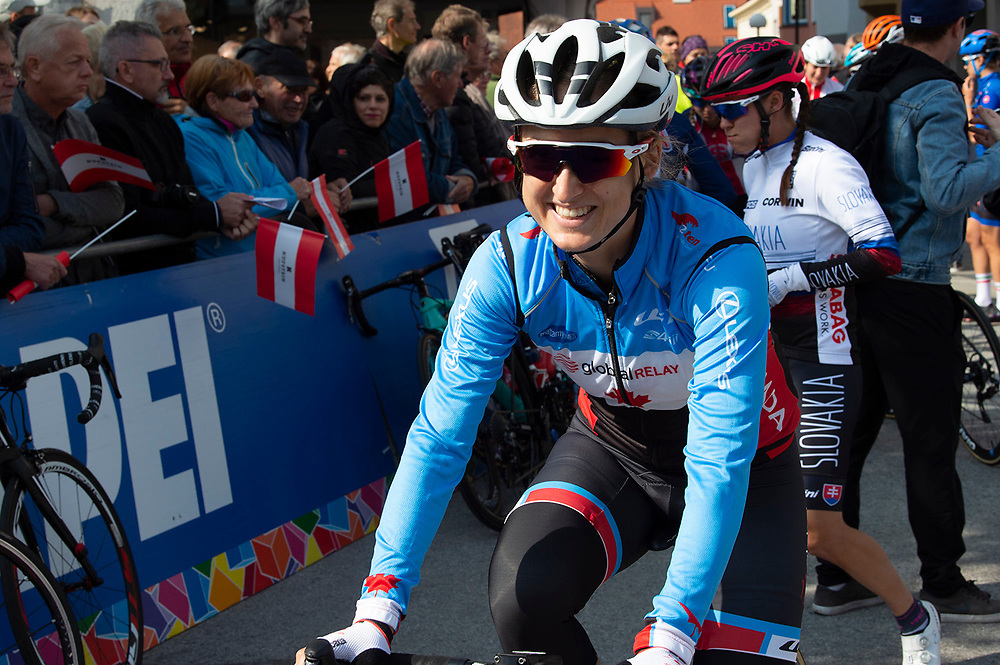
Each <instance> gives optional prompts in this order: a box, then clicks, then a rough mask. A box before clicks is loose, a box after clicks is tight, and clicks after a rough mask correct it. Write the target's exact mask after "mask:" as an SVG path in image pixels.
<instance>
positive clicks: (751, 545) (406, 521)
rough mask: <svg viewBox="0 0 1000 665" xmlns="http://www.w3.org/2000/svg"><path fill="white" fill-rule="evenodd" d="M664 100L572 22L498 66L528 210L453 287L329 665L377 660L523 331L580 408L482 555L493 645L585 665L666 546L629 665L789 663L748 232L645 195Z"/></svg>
mask: <svg viewBox="0 0 1000 665" xmlns="http://www.w3.org/2000/svg"><path fill="white" fill-rule="evenodd" d="M676 95H677V87H676V81H675V80H674V77H673V75H672V74H671V73H670V72H669V71H667V69H666V67H665V65H664V64H663V62H662V60H661V59H660V54H659V51H658V49H656V48H655V46H653V45H652V44H651V43H650V42H649V41H648V40H647V39H645V38H644V37H642V36H641V35H638V34H635V33H632V32H629V31H628V30H625V29H623V28H621V27H619V26H614V25H611V24H609V23H600V22H597V21H593V20H589V19H581V20H576V21H570V22H567V23H566V24H564V25H563V26H562V27H561V28H559V29H558V30H556V31H554V32H552V33H549V34H547V35H544V37H543V36H539V35H537V34H534V35H531V36H529V37H528V38H526V39H525V40H524V41H523V42H521V43H520V44H519V45H517V46H515V47H514V48H513V49H512V50H511V52H510V54H509V55H508V57H507V60H506V61H505V63H504V67H503V72H502V74H501V77H500V82H499V84H498V86H497V92H496V101H497V105H496V108H497V115H498V117H499V118H500V119H501V120H505V121H508V122H511V123H512V124H513V125H514V126H515V134H514V136H513V137H512V139H511V141H510V146H511V148H512V150H513V151H514V154H515V161H516V164H517V167H518V169H519V175H518V176H517V177H518V185H519V187H520V190H521V195H522V197H523V199H524V203H525V207H526V208H527V210H528V213H527V214H525V215H521V216H519V217H517V218H515V219H514V220H513V221H511V222H510V223H509V224H508V225H507V226H506V227H505V228H504V229H502V230H501V231H499V232H497V233H494V234H492V235H491V236H490V238H489V239H488V240H487V241H486V242H485V243H484V244H483V245H482V246H481V247H480V248H479V250H478V251H477V252H476V253H475V255H474V256H473V258H472V260H471V263H470V265H469V267H468V269H467V271H466V273H465V275H464V277H463V281H462V284H461V286H460V287H459V295H458V297H457V299H456V302H455V305H454V307H453V309H452V315H451V317H450V319H449V321H448V328H447V330H446V332H445V336H444V340H443V343H442V347H441V351H440V353H439V355H438V363H437V368H436V370H435V372H434V375H433V378H432V380H431V382H430V383H429V385H428V387H427V390H426V391H425V393H424V396H423V399H422V401H421V408H420V414H419V415H418V416H417V419H416V420H415V421H414V424H413V426H412V428H411V429H410V432H409V435H408V437H407V442H406V447H405V449H404V452H403V457H402V461H401V463H400V466H399V469H398V470H397V472H396V476H395V478H394V480H393V484H392V488H391V489H390V491H389V494H388V497H387V500H386V505H385V509H384V511H383V514H382V519H381V523H380V526H379V529H378V533H377V535H376V546H375V555H374V558H373V561H372V567H371V575H370V576H369V577H368V578H367V579H366V580H365V583H364V587H363V590H362V597H361V599H360V600H359V601H358V604H357V614H356V615H355V623H354V624H353V625H352V626H350V627H349V628H346V629H343V630H341V631H337V632H336V633H333V634H331V635H328V636H326V638H325V639H327V640H329V641H330V642H331V643H332V644H333V646H334V650H335V652H336V655H337V657H338V658H340V659H342V660H348V661H355V662H372V663H377V662H380V661H381V660H382V659H384V657H385V655H386V654H387V652H388V651H389V648H390V641H391V638H392V636H393V634H394V632H395V631H396V630H397V628H399V627H400V619H401V618H402V617H403V615H404V614H405V613H406V612H407V610H408V604H409V596H410V591H411V589H412V588H413V586H414V585H416V584H417V582H418V581H419V570H420V563H421V561H422V560H423V557H424V555H425V553H426V551H427V548H428V547H429V546H430V542H431V539H432V538H433V536H434V532H435V531H436V529H437V526H438V524H439V523H440V521H441V519H442V516H443V515H444V511H445V507H446V506H447V504H448V500H449V498H450V496H451V494H452V491H453V489H454V487H455V485H456V484H457V483H458V481H459V479H460V478H461V476H462V474H463V472H464V470H465V465H466V462H467V460H468V459H469V456H470V451H471V447H472V444H473V441H474V440H475V438H476V431H477V428H478V426H479V423H480V420H481V419H482V416H483V412H484V409H485V407H486V405H487V401H488V400H489V397H490V394H491V393H492V391H493V389H494V386H495V384H496V381H497V379H498V378H499V376H500V373H501V369H502V363H503V360H504V358H505V357H506V356H507V354H508V352H509V350H510V349H511V347H512V345H513V344H514V343H515V342H516V340H517V338H518V335H519V333H521V332H523V333H525V334H527V335H528V336H529V337H530V338H531V339H532V340H533V341H534V343H535V344H537V345H538V346H539V347H540V348H541V349H543V350H545V351H547V352H548V353H550V354H552V355H553V357H554V358H555V360H556V362H557V363H558V364H559V365H560V367H561V368H562V369H563V370H564V371H565V372H566V373H567V374H568V375H569V376H571V377H572V378H573V379H574V380H575V381H576V382H577V383H578V384H579V385H580V388H581V391H580V393H579V409H578V411H577V415H576V417H575V418H574V421H573V423H572V424H571V425H570V428H569V430H568V431H567V433H566V434H565V435H564V436H562V437H561V438H560V439H559V440H558V442H556V444H555V447H554V448H553V450H552V452H551V454H550V455H549V457H548V459H547V461H546V464H545V466H544V467H543V468H542V470H541V471H540V473H539V474H538V476H537V477H536V478H535V479H534V480H533V481H532V484H531V486H530V487H529V488H528V489H527V491H526V492H525V493H524V495H523V496H522V497H521V500H520V501H519V503H518V505H517V506H516V507H515V508H514V510H513V511H512V512H511V513H510V515H509V516H508V517H507V520H506V523H505V525H504V527H503V530H502V531H501V533H500V536H499V540H498V542H497V546H496V550H495V552H494V555H493V561H492V563H491V566H490V580H489V596H490V608H491V612H492V615H493V619H494V623H495V625H496V629H497V632H498V635H499V637H500V642H501V645H502V647H503V649H504V650H508V651H510V650H531V651H542V652H547V653H550V654H556V655H559V656H561V658H562V662H563V663H564V665H595V664H596V663H597V662H598V656H597V654H596V653H595V651H594V647H593V645H592V644H591V642H590V639H589V638H588V636H587V633H586V631H585V630H584V628H583V626H582V625H581V624H580V623H579V622H578V621H577V619H576V614H577V613H578V612H579V611H580V610H581V609H582V608H583V607H584V605H586V603H587V601H588V600H589V599H590V597H591V596H592V594H593V593H594V592H595V591H596V590H597V588H598V587H599V586H600V585H601V584H603V583H604V582H606V581H608V580H609V579H610V578H611V577H612V576H614V575H615V574H616V573H618V572H619V571H621V570H623V569H625V568H627V567H628V566H629V565H631V564H632V563H633V562H635V561H636V560H638V559H639V558H640V557H641V556H642V555H643V554H645V553H646V552H647V551H649V550H650V549H665V548H667V547H669V546H671V545H673V554H672V557H671V561H670V565H669V567H668V569H667V570H666V571H665V572H666V581H665V583H664V584H663V587H662V589H660V590H659V591H656V590H653V589H651V590H650V596H651V597H652V607H651V609H650V611H649V613H648V614H647V615H646V617H645V619H644V620H643V619H641V618H639V617H636V618H635V619H634V621H635V625H636V628H637V629H639V632H638V635H637V636H636V638H635V640H634V644H633V645H632V650H633V651H634V653H635V655H634V656H633V657H631V658H630V659H629V660H630V661H631V662H632V663H636V664H641V665H678V664H680V665H687V664H688V663H692V662H697V663H699V664H701V665H704V664H706V663H751V662H752V663H767V662H775V663H778V662H794V661H795V656H796V649H797V645H798V638H799V625H800V621H801V616H802V595H801V594H802V588H803V585H804V576H805V510H804V504H803V501H802V479H801V474H800V473H799V470H798V464H797V462H798V460H797V457H796V455H795V448H794V446H791V445H790V444H791V435H792V433H793V432H794V428H795V424H796V422H797V421H798V411H797V408H796V404H795V399H794V396H793V395H792V394H791V392H790V390H789V387H788V385H787V384H786V383H785V381H784V376H783V371H782V369H781V367H780V365H779V364H778V362H777V358H776V356H775V354H774V350H773V346H771V345H770V344H769V337H768V331H767V328H768V307H767V293H766V277H765V271H764V263H763V261H762V258H761V255H760V252H759V250H758V249H757V247H756V246H755V245H754V244H753V242H752V239H751V238H750V237H749V235H748V234H747V232H746V227H745V226H743V224H742V223H741V222H740V220H739V219H738V218H737V217H736V216H735V215H733V214H732V213H731V212H730V211H729V210H728V209H727V208H725V207H724V206H722V205H721V204H719V203H718V202H716V201H713V200H712V199H709V198H707V197H704V196H701V195H699V194H696V193H693V192H691V191H689V190H687V189H685V188H684V187H682V186H680V185H678V184H677V183H674V182H669V181H662V182H650V181H649V180H648V179H647V178H648V176H649V175H650V174H653V173H655V171H656V169H657V167H658V162H659V159H660V155H661V153H662V150H663V147H662V143H661V139H660V138H659V130H661V129H662V128H663V127H664V126H665V124H666V123H667V122H668V121H669V120H670V116H671V114H672V112H673V109H674V105H675V102H676ZM441 582H444V581H439V583H441ZM717 591H719V592H721V594H720V596H719V597H718V598H719V600H718V602H717V604H714V605H713V598H715V597H716V593H717ZM643 624H645V625H644V627H643ZM748 630H749V631H753V634H754V638H753V639H749V640H741V636H745V635H747V631H748ZM696 652H697V655H695V654H696ZM302 661H303V658H302V652H300V654H299V659H298V661H297V662H300V663H301V662H302ZM611 662H614V661H611Z"/></svg>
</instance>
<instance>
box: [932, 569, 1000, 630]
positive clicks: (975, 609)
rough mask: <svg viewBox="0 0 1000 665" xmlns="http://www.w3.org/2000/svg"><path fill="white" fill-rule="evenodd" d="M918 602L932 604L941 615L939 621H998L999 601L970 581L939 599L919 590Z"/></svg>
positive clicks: (999, 619) (999, 612) (999, 618)
mask: <svg viewBox="0 0 1000 665" xmlns="http://www.w3.org/2000/svg"><path fill="white" fill-rule="evenodd" d="M920 600H926V601H928V602H930V603H933V605H934V607H936V608H937V610H938V613H939V614H940V615H941V621H948V622H952V623H994V622H998V621H1000V601H997V600H994V599H993V598H991V597H990V594H988V593H986V592H985V591H983V590H982V589H980V588H979V587H977V586H976V585H975V584H974V583H973V581H972V580H968V581H966V583H965V585H964V586H962V587H961V588H959V590H958V591H956V592H955V593H953V594H951V595H950V596H945V597H943V598H939V597H937V596H935V595H934V594H931V593H928V592H927V591H924V590H922V589H921V591H920Z"/></svg>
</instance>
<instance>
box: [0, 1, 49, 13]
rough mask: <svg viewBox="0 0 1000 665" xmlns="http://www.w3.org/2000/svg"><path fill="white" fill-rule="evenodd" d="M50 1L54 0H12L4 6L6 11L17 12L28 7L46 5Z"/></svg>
mask: <svg viewBox="0 0 1000 665" xmlns="http://www.w3.org/2000/svg"><path fill="white" fill-rule="evenodd" d="M50 2H52V0H11V1H10V2H9V3H8V4H7V6H6V7H5V8H4V11H5V12H7V13H8V14H15V13H17V12H23V11H24V9H25V8H26V7H44V6H45V5H47V4H49V3H50Z"/></svg>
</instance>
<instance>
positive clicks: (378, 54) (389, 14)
mask: <svg viewBox="0 0 1000 665" xmlns="http://www.w3.org/2000/svg"><path fill="white" fill-rule="evenodd" d="M371 24H372V29H374V30H375V43H374V44H372V47H371V48H370V49H368V52H367V53H365V56H364V58H362V60H361V61H362V62H363V63H365V64H373V65H375V66H376V67H378V68H379V70H380V71H381V72H382V73H383V74H385V75H386V76H387V77H388V78H389V80H390V81H392V82H393V83H394V84H395V83H399V80H400V79H402V78H403V65H404V64H405V63H406V54H405V53H403V49H405V48H406V47H407V46H410V45H412V44H415V43H416V42H417V33H418V32H419V31H420V24H419V23H418V22H417V11H416V7H415V6H414V4H413V0H377V2H376V3H375V6H374V7H373V8H372V17H371Z"/></svg>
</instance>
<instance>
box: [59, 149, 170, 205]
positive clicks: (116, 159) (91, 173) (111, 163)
mask: <svg viewBox="0 0 1000 665" xmlns="http://www.w3.org/2000/svg"><path fill="white" fill-rule="evenodd" d="M52 152H53V153H54V154H55V156H56V159H57V160H59V167H60V168H61V169H62V172H63V175H64V176H66V182H68V183H69V188H70V190H71V191H73V192H77V193H79V192H84V191H86V190H87V189H89V188H90V186H91V185H94V184H96V183H98V182H105V181H107V180H115V181H117V182H124V183H127V184H129V185H138V186H139V187H145V188H146V189H154V190H155V189H156V186H155V185H154V184H153V181H152V180H151V179H150V177H149V174H148V173H146V169H145V168H143V166H142V162H140V161H139V160H138V159H136V158H135V157H130V156H128V155H126V154H124V153H121V152H118V151H117V150H112V149H110V148H105V147H104V146H102V145H98V144H97V143H90V142H89V141H81V140H80V139H65V140H63V141H60V142H59V143H56V144H55V145H54V146H52Z"/></svg>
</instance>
